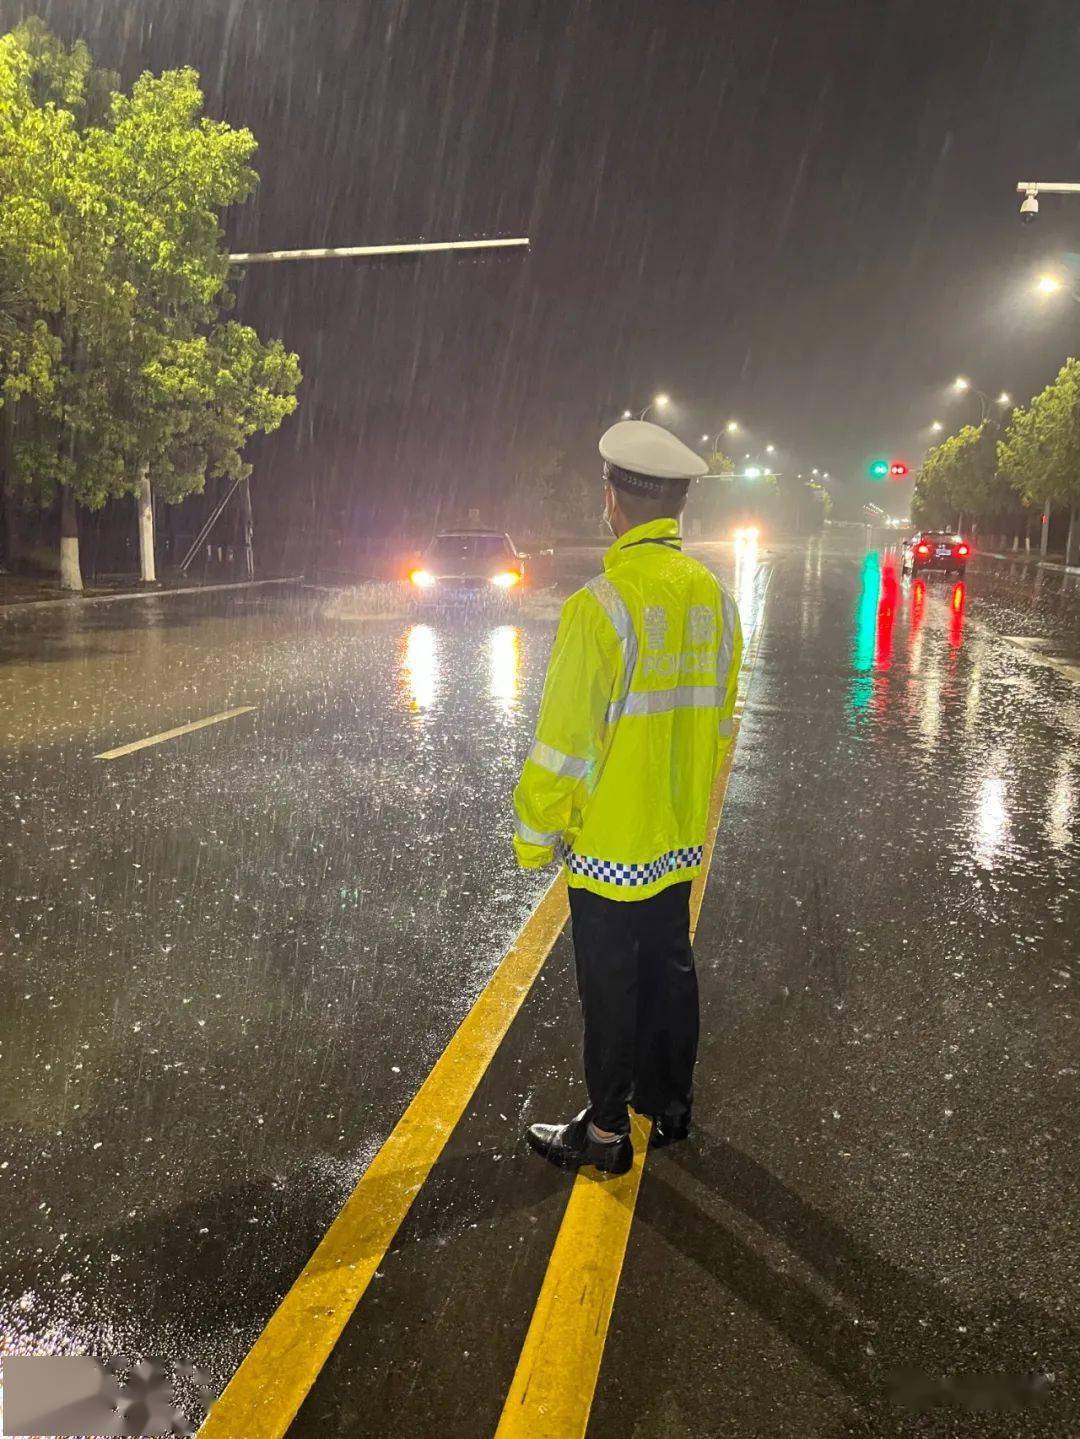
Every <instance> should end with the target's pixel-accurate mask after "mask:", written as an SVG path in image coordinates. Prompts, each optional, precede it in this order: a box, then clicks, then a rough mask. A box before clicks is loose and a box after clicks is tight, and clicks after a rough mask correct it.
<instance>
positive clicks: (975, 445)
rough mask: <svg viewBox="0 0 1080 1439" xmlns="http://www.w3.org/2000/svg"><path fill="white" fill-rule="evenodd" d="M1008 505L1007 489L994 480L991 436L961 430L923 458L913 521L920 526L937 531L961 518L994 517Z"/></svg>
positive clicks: (971, 428)
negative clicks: (966, 516)
mask: <svg viewBox="0 0 1080 1439" xmlns="http://www.w3.org/2000/svg"><path fill="white" fill-rule="evenodd" d="M1009 499H1010V492H1009V487H1008V485H1007V483H1006V484H1003V483H1002V482H1001V481H999V479H998V475H997V466H996V445H995V434H994V431H993V430H992V429H991V427H990V426H989V425H985V424H984V425H965V426H964V427H963V429H961V430H960V431H958V432H957V434H955V435H949V436H948V438H947V439H945V440H942V442H941V444H940V445H935V446H934V447H933V449H931V450H929V451H928V452H927V455H926V458H925V459H924V460H923V463H922V466H921V468H920V470H919V473H918V475H917V476H916V479H915V495H914V498H913V500H912V515H913V517H914V518H915V520H916V522H917V523H918V524H921V525H925V526H927V527H932V528H934V529H941V528H946V527H951V526H952V525H954V524H959V523H960V522H961V520H962V517H963V516H964V515H970V516H973V517H985V516H988V515H990V514H994V513H997V512H999V511H1000V510H1001V509H1002V508H1003V507H1005V506H1006V505H1007V504H1008V502H1009Z"/></svg>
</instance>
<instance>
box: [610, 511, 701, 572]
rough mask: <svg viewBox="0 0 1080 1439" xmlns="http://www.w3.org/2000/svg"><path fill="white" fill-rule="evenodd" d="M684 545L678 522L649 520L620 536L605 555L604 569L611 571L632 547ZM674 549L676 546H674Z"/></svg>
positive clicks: (667, 519)
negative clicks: (641, 545)
mask: <svg viewBox="0 0 1080 1439" xmlns="http://www.w3.org/2000/svg"><path fill="white" fill-rule="evenodd" d="M673 540H674V541H675V542H676V543H677V544H681V543H682V535H681V533H680V531H679V522H678V520H674V519H670V518H665V519H662V520H649V521H648V522H647V523H646V524H644V525H635V526H634V528H633V529H632V530H627V532H626V534H625V535H620V536H619V538H618V539H617V540H616V541H615V543H614V544H613V545H612V546H611V547H610V549H608V550H607V552H606V553H605V555H604V569H605V570H606V569H610V568H611V566H612V565H613V564H614V563H615V561H616V560H617V559H618V558H619V556H620V554H621V553H622V551H623V550H625V549H628V548H629V547H630V546H631V545H640V544H649V543H653V544H656V543H660V544H671V542H672V541H673ZM672 547H673V548H674V546H672Z"/></svg>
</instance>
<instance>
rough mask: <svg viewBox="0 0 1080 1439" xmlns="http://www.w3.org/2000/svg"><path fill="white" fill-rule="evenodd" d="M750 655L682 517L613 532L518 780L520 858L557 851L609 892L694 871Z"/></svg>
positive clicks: (553, 673) (555, 657) (626, 891)
mask: <svg viewBox="0 0 1080 1439" xmlns="http://www.w3.org/2000/svg"><path fill="white" fill-rule="evenodd" d="M741 659H742V629H741V627H740V624H739V613H738V609H737V608H736V605H735V601H734V600H733V599H732V598H731V596H730V595H729V594H728V593H727V592H726V591H725V590H724V588H723V587H722V586H721V584H720V583H719V581H718V580H717V579H716V577H715V575H713V573H712V572H711V571H710V570H708V569H706V567H705V566H704V565H702V564H699V563H698V562H697V561H696V560H692V559H690V558H689V556H687V555H684V554H683V553H682V549H681V540H680V538H679V525H678V521H677V520H673V519H667V520H654V521H652V522H650V523H649V524H645V525H638V526H636V527H635V528H634V529H632V530H629V531H628V532H627V533H626V534H625V535H623V536H622V538H621V539H618V540H616V541H615V543H614V544H613V545H612V546H611V548H610V549H609V550H608V551H607V553H606V554H605V556H604V573H603V574H602V575H600V576H598V577H597V578H596V579H595V580H591V581H590V582H589V583H588V584H587V585H586V586H585V587H584V589H581V590H578V592H577V593H576V594H573V595H571V596H570V598H569V599H568V600H567V601H566V603H565V605H564V606H563V610H562V616H561V619H560V621H559V630H558V634H557V635H556V637H555V646H554V649H553V650H552V653H551V660H550V662H549V664H548V672H547V679H546V681H545V684H544V695H543V699H542V700H541V702H540V716H539V719H538V721H537V726H536V742H535V744H534V745H533V747H532V750H531V751H530V753H529V757H528V759H527V760H526V761H525V766H524V769H523V770H522V773H521V779H520V780H519V781H518V785H517V788H516V789H515V791H514V809H515V817H516V831H517V833H516V835H515V838H514V848H515V850H516V851H517V857H518V862H519V863H520V864H521V865H523V866H524V867H525V868H528V869H531V868H536V867H538V866H540V865H544V864H547V863H549V862H550V861H551V859H552V858H553V857H554V856H555V854H556V853H558V855H559V856H560V857H561V858H562V860H563V862H564V863H565V865H566V868H567V878H568V881H569V883H570V884H571V885H574V886H577V887H580V888H583V889H590V890H592V891H593V892H594V893H596V894H602V895H606V896H608V897H609V898H612V899H647V898H648V897H649V896H650V895H652V894H656V893H658V892H659V891H660V890H662V889H664V888H665V887H666V886H667V885H669V884H675V883H677V882H679V881H680V880H686V879H692V878H693V876H694V875H695V874H697V872H698V870H699V868H700V866H701V855H702V847H703V845H704V843H705V831H706V827H707V823H708V814H709V799H710V796H711V793H712V787H713V781H714V779H715V777H716V772H717V770H718V768H719V766H720V762H721V761H722V759H723V757H724V755H725V753H726V752H727V749H728V746H729V745H730V743H731V735H732V714H733V712H734V709H735V692H736V687H737V684H738V675H739V665H740V662H741Z"/></svg>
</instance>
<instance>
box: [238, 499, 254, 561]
mask: <svg viewBox="0 0 1080 1439" xmlns="http://www.w3.org/2000/svg"><path fill="white" fill-rule="evenodd" d="M240 523H241V526H242V527H243V531H244V574H245V575H246V576H247V577H248V579H249V580H253V579H254V578H255V523H254V520H253V518H252V514H251V488H250V485H249V483H248V481H247V480H242V481H241V482H240Z"/></svg>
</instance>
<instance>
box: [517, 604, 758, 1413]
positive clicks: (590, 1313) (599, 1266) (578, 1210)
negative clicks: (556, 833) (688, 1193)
mask: <svg viewBox="0 0 1080 1439" xmlns="http://www.w3.org/2000/svg"><path fill="white" fill-rule="evenodd" d="M761 604H762V605H763V604H764V595H763V596H762V599H761ZM760 641H761V618H760V610H759V618H758V622H757V626H756V628H755V630H754V635H753V638H752V640H751V642H750V646H749V649H748V651H747V654H746V656H745V658H744V660H743V671H742V675H741V677H740V687H739V700H738V703H737V704H736V708H735V712H736V716H737V718H736V721H735V733H734V735H733V737H732V741H731V744H730V745H729V746H728V752H727V755H726V756H725V758H724V763H723V765H722V767H721V769H720V773H719V775H718V776H717V782H716V786H715V788H714V790H713V796H712V802H711V804H710V806H709V826H708V831H707V835H706V841H705V852H704V854H703V856H702V864H701V872H700V874H699V875H698V877H697V878H696V879H695V880H694V885H693V888H692V890H691V891H690V934H691V937H693V936H694V935H695V934H696V933H697V924H698V917H699V915H700V914H701V901H702V898H703V896H704V893H705V885H706V883H707V882H708V878H709V870H710V868H711V866H712V857H713V850H714V849H715V847H716V834H717V830H718V829H719V827H720V815H721V812H722V810H723V808H724V800H725V799H726V797H727V787H728V780H729V778H730V776H731V765H732V761H733V760H734V757H735V745H736V742H737V741H738V737H739V729H740V727H741V723H742V710H743V706H744V704H745V702H746V691H747V688H748V686H749V682H750V677H751V676H752V674H753V672H754V667H755V665H756V664H757V657H758V651H759V649H760ZM630 1124H631V1138H632V1140H633V1144H634V1163H633V1167H632V1168H631V1169H630V1171H629V1172H628V1173H627V1174H622V1175H619V1176H618V1177H617V1178H614V1179H609V1180H597V1179H595V1178H593V1177H591V1176H590V1175H589V1174H587V1173H581V1172H579V1173H578V1175H577V1177H576V1179H575V1180H574V1187H573V1189H572V1190H571V1191H570V1199H569V1201H568V1203H567V1206H566V1209H565V1211H564V1213H563V1219H562V1224H561V1225H560V1226H559V1233H558V1236H557V1237H556V1240H555V1245H554V1248H553V1249H552V1251H551V1259H550V1260H549V1261H548V1267H547V1272H546V1274H545V1275H544V1282H543V1284H542V1285H541V1287H540V1295H539V1298H538V1299H537V1301H536V1308H535V1309H534V1310H533V1316H532V1320H531V1322H530V1324H529V1329H528V1333H527V1334H526V1336H525V1343H524V1344H523V1345H522V1349H521V1354H520V1357H519V1358H518V1363H517V1369H516V1370H515V1371H514V1378H513V1381H512V1382H511V1385H510V1392H509V1393H508V1394H507V1396H506V1403H505V1404H504V1406H503V1411H502V1417H501V1418H500V1420H499V1427H498V1429H497V1430H496V1436H495V1439H582V1436H583V1435H584V1433H585V1430H586V1428H587V1426H588V1423H589V1414H590V1412H591V1410H592V1403H593V1396H594V1394H595V1393H596V1381H597V1378H598V1376H599V1374H600V1364H601V1361H602V1359H603V1357H604V1345H605V1344H606V1342H607V1332H608V1325H609V1324H610V1322H611V1311H612V1308H613V1306H614V1303H615V1293H616V1291H617V1289H618V1287H619V1279H620V1277H621V1275H622V1268H623V1262H624V1260H625V1258H626V1246H627V1243H628V1241H629V1238H630V1228H631V1225H632V1224H633V1222H634V1209H635V1207H636V1205H637V1197H638V1191H639V1190H640V1188H641V1177H642V1175H643V1173H644V1172H645V1159H646V1155H647V1153H648V1147H649V1136H650V1134H651V1132H652V1123H651V1121H650V1120H648V1119H646V1118H644V1117H643V1116H642V1115H639V1114H634V1113H631V1116H630Z"/></svg>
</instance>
